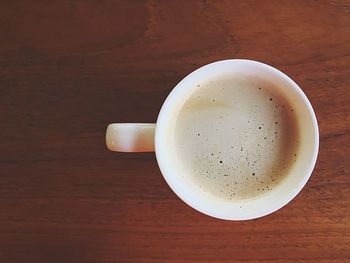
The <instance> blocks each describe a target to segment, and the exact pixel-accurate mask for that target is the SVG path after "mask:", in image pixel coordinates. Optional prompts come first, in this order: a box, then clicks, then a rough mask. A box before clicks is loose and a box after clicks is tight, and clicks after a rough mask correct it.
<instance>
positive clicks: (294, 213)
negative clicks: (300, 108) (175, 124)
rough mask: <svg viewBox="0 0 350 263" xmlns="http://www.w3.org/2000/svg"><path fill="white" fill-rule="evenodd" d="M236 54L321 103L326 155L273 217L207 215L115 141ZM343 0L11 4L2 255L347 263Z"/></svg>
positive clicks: (6, 35) (4, 73)
mask: <svg viewBox="0 0 350 263" xmlns="http://www.w3.org/2000/svg"><path fill="white" fill-rule="evenodd" d="M226 58H248V59H254V60H259V61H262V62H265V63H268V64H270V65H272V66H275V67H277V68H278V69H280V70H282V71H284V72H285V73H287V74H288V75H289V76H291V77H292V78H293V79H294V80H295V81H296V82H297V83H298V84H299V85H300V86H301V87H302V89H303V90H304V92H305V93H306V94H307V96H308V97H309V99H310V101H311V103H312V104H313V106H314V109H315V112H316V115H317V118H318V121H319V128H320V136H321V137H320V139H321V140H320V153H319V158H318V161H317V165H316V168H315V171H314V173H313V175H312V177H311V179H310V181H309V182H308V184H307V185H306V187H305V188H304V190H303V191H302V192H301V193H300V194H299V195H298V196H297V198H296V199H294V200H293V201H292V202H291V203H290V204H288V205H287V206H286V207H284V208H283V209H281V210H279V211H278V212H276V213H274V214H272V215H269V216H267V217H264V218H261V219H257V220H252V221H245V222H227V221H222V220H217V219H213V218H210V217H207V216H205V215H202V214H200V213H198V212H196V211H194V210H193V209H191V208H190V207H188V206H187V205H186V204H184V203H183V202H182V201H180V199H179V198H177V197H176V195H175V194H174V193H173V192H172V191H171V190H170V188H169V187H168V186H167V185H166V183H165V181H164V179H163V177H162V175H161V173H160V171H159V169H158V166H157V163H156V160H155V156H154V154H152V153H146V154H122V153H120V154H118V153H112V152H108V151H107V149H106V147H105V142H104V136H105V128H106V126H107V124H108V123H109V122H155V120H156V117H157V113H158V111H159V109H160V107H161V105H162V102H163V101H164V99H165V98H166V96H167V94H168V93H169V92H170V90H171V89H172V88H173V87H174V86H175V85H176V83H177V82H179V81H180V80H181V79H182V78H183V77H184V76H186V75H187V74H188V73H190V72H191V71H193V70H194V69H196V68H198V67H200V66H202V65H204V64H207V63H209V62H212V61H216V60H221V59H226ZM349 100H350V2H349V1H303V0H300V1H1V3H0V150H1V151H0V261H1V262H2V263H7V262H127V263H131V262H165V263H166V262H168V263H175V262H213V263H216V262H225V263H226V262H249V263H253V262H260V263H261V262H273V263H282V262H321V263H329V262H330V263H335V262H337V263H338V262H350V174H349V165H350V163H349V157H350V150H349V147H350V106H349Z"/></svg>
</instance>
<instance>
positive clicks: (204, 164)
mask: <svg viewBox="0 0 350 263" xmlns="http://www.w3.org/2000/svg"><path fill="white" fill-rule="evenodd" d="M281 88H283V87H277V86H275V85H274V84H272V83H270V82H268V81H267V80H262V79H258V78H254V77H251V76H237V77H236V76H224V77H220V78H217V79H212V80H209V81H206V82H204V83H197V84H196V87H194V92H193V93H192V95H191V96H190V97H189V98H188V99H187V101H185V103H184V105H183V107H182V109H181V111H180V112H179V114H178V116H177V120H176V125H175V128H174V147H175V153H176V155H177V158H178V159H179V160H180V162H179V163H180V164H181V165H183V170H184V175H183V176H184V177H186V178H187V179H189V180H190V181H191V182H193V183H194V184H196V185H197V186H199V187H200V188H201V189H202V190H203V191H204V192H207V193H208V194H210V195H211V196H213V197H215V198H220V199H225V200H244V199H251V198H255V197H258V196H260V195H262V194H265V193H267V192H269V191H273V189H274V188H276V187H277V186H278V184H279V183H280V182H281V181H282V180H283V179H284V178H285V177H286V176H287V175H288V172H289V170H290V169H291V167H292V165H293V163H294V162H295V160H296V158H297V155H298V148H299V132H298V127H297V123H298V122H297V119H296V117H295V114H294V111H293V108H292V107H291V106H290V104H289V103H288V102H287V101H286V99H285V98H284V97H282V96H281V95H280V94H279V90H280V89H281Z"/></svg>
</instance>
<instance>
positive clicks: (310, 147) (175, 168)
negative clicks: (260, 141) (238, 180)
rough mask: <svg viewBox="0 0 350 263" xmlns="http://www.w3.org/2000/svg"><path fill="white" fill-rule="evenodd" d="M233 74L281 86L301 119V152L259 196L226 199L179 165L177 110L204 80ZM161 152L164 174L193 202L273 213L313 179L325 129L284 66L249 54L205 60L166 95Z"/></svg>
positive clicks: (220, 214)
mask: <svg viewBox="0 0 350 263" xmlns="http://www.w3.org/2000/svg"><path fill="white" fill-rule="evenodd" d="M227 74H244V75H250V76H254V77H260V78H265V79H267V80H269V81H271V82H273V83H275V84H276V85H277V86H279V87H283V90H281V94H282V95H283V96H285V98H286V99H287V100H288V101H289V103H291V106H292V107H293V108H294V110H295V113H296V115H297V119H298V120H299V123H298V125H299V131H300V140H301V141H300V148H301V150H300V152H299V156H298V158H297V162H296V163H295V164H294V165H293V168H292V169H291V171H290V174H289V175H288V176H287V177H286V178H285V179H284V180H283V181H282V182H281V183H280V184H279V185H278V187H277V188H275V189H274V190H273V191H271V192H269V193H266V194H264V195H261V196H259V197H257V198H255V199H249V200H244V201H234V202H233V201H231V202H230V201H225V200H220V199H218V198H213V197H212V196H210V195H208V194H206V193H205V192H203V191H201V189H199V188H198V186H196V185H194V184H192V183H191V182H190V181H189V180H188V179H186V176H184V171H183V170H182V169H181V165H178V164H179V163H178V160H177V156H176V152H175V151H174V149H173V148H174V147H172V143H173V131H174V126H175V122H176V116H177V114H178V112H179V111H180V109H181V107H182V105H183V104H184V102H185V101H186V100H187V98H188V97H189V96H190V95H191V93H192V92H193V88H194V87H196V85H197V84H198V83H202V82H204V81H205V80H209V79H213V78H215V77H218V76H221V75H227ZM154 139H155V152H156V157H157V162H158V165H159V167H160V170H161V172H162V174H163V177H164V179H165V180H166V182H167V183H168V185H169V186H170V188H171V189H172V190H173V191H174V192H175V193H176V194H177V196H178V197H179V198H181V199H182V200H183V201H184V202H185V203H187V204H188V205H189V206H191V207H192V208H194V209H196V210H198V211H200V212H202V213H204V214H206V215H209V216H212V217H216V218H220V219H226V220H247V219H254V218H258V217H262V216H265V215H268V214H270V213H272V212H274V211H276V210H278V209H280V208H281V207H283V206H284V205H286V204H287V203H288V202H290V201H291V200H292V199H293V198H294V197H295V196H296V195H297V194H298V193H299V192H300V191H301V189H302V188H303V187H304V185H305V184H306V182H307V181H308V179H309V177H310V175H311V173H312V171H313V168H314V166H315V163H316V159H317V154H318V147H319V134H318V125H317V120H316V116H315V113H314V111H313V109H312V106H311V104H310V102H309V100H308V99H307V97H306V96H305V94H304V93H303V91H302V90H301V89H300V88H299V86H298V85H297V84H296V83H295V82H294V81H293V80H291V79H290V78H289V77H288V76H287V75H285V74H284V73H282V72H281V71H279V70H277V69H275V68H273V67H271V66H268V65H266V64H263V63H260V62H256V61H252V60H244V59H230V60H223V61H218V62H214V63H211V64H208V65H206V66H203V67H201V68H199V69H197V70H195V71H194V72H192V73H191V74H189V75H188V76H187V77H185V78H184V79H183V80H182V81H181V82H179V83H178V84H177V85H176V87H175V88H174V89H173V90H172V91H171V93H170V94H169V96H168V97H167V99H166V100H165V102H164V104H163V106H162V108H161V111H160V113H159V116H158V119H157V125H156V131H155V138H154Z"/></svg>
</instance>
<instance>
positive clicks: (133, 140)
mask: <svg viewBox="0 0 350 263" xmlns="http://www.w3.org/2000/svg"><path fill="white" fill-rule="evenodd" d="M155 128H156V124H155V123H112V124H109V125H108V127H107V131H106V145H107V148H108V149H109V150H110V151H115V152H154V132H155Z"/></svg>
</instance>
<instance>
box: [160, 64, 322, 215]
mask: <svg viewBox="0 0 350 263" xmlns="http://www.w3.org/2000/svg"><path fill="white" fill-rule="evenodd" d="M232 63H233V64H236V63H238V64H239V63H243V64H246V65H249V64H251V65H255V66H259V67H263V68H265V69H267V70H269V71H272V72H273V73H274V74H277V75H278V76H279V77H282V78H283V79H285V80H287V81H288V82H289V83H290V86H291V87H292V88H293V89H294V90H295V91H297V94H298V97H300V98H301V99H302V100H303V102H304V103H305V104H306V107H307V112H308V113H309V114H310V117H311V119H312V128H313V131H312V133H313V135H314V142H313V149H312V153H313V156H312V159H311V162H310V163H309V164H308V166H307V172H305V174H304V175H303V177H302V178H301V179H300V182H299V183H298V187H297V189H295V190H294V191H293V192H291V193H290V194H289V198H287V199H285V200H282V201H278V202H277V205H274V206H271V207H269V208H267V209H265V211H264V212H262V213H260V214H257V213H255V214H254V213H252V214H251V215H250V216H239V215H228V214H222V213H221V214H219V213H216V211H213V210H212V209H206V208H205V206H204V207H203V206H199V205H196V204H195V203H194V202H193V200H191V199H190V198H188V196H186V194H185V193H184V192H183V191H182V189H179V188H178V186H177V185H176V183H174V182H175V181H176V179H174V178H172V177H171V175H170V172H169V171H168V169H167V167H166V162H165V161H166V160H164V157H163V155H162V154H161V153H162V151H164V149H165V148H166V146H165V145H162V144H161V143H159V138H160V137H161V136H162V135H163V132H164V131H165V127H166V122H167V121H168V119H169V118H168V116H169V115H168V114H169V112H168V111H169V110H170V107H171V106H172V105H171V104H172V103H173V100H174V99H175V96H176V93H177V91H178V90H179V89H180V88H181V87H182V86H183V84H184V82H185V81H186V80H188V79H190V78H192V77H193V76H194V75H195V74H198V73H199V72H201V71H203V70H206V69H208V68H209V67H215V66H217V65H222V64H230V65H232ZM318 150H319V130H318V124H317V119H316V115H315V112H314V110H313V108H312V105H311V103H310V101H309V100H308V98H307V97H306V95H305V94H304V92H303V91H302V89H301V88H300V87H299V86H298V85H297V84H296V83H295V82H294V81H293V80H292V79H291V78H290V77H288V76H287V75H286V74H285V73H283V72H281V71H280V70H278V69H276V68H274V67H272V66H270V65H267V64H265V63H262V62H258V61H254V60H249V59H226V60H220V61H216V62H212V63H209V64H206V65H204V66H202V67H200V68H198V69H196V70H194V71H193V72H191V73H190V74H188V75H187V76H186V77H184V78H183V79H182V80H181V81H180V82H179V83H178V84H177V85H176V86H175V87H174V88H173V90H172V91H171V92H170V93H169V95H168V96H167V98H166V100H165V101H164V103H163V105H162V107H161V110H160V112H159V115H158V118H157V123H156V130H155V153H156V159H157V162H158V166H159V168H160V170H161V173H162V175H163V177H164V179H165V181H166V182H167V184H168V185H169V187H170V188H171V189H172V191H173V192H174V193H175V194H176V195H177V196H178V197H179V198H180V199H181V200H182V201H184V202H185V203H186V204H187V205H189V206H190V207H192V208H193V209H195V210H197V211H199V212H201V213H203V214H206V215H208V216H212V217H215V218H219V219H224V220H249V219H255V218H259V217H262V216H266V215H268V214H271V213H273V212H275V211H277V210H279V209H280V208H282V207H283V206H285V205H287V204H288V203H289V202H290V201H291V200H293V199H294V198H295V197H296V196H297V195H298V193H299V192H300V191H301V190H302V189H303V187H304V186H305V184H306V183H307V181H308V180H309V178H310V176H311V174H312V172H313V170H314V167H315V165H316V160H317V156H318ZM258 198H259V197H258Z"/></svg>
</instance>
